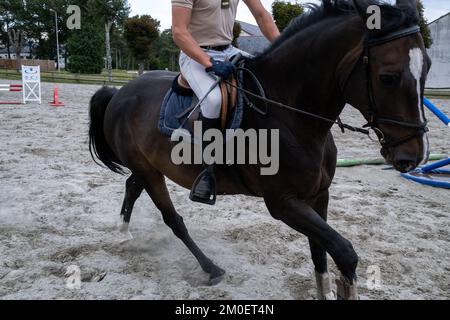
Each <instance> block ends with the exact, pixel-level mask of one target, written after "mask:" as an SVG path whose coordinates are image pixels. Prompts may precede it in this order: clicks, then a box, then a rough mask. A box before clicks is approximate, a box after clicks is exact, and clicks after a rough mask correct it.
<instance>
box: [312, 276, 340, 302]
mask: <svg viewBox="0 0 450 320" xmlns="http://www.w3.org/2000/svg"><path fill="white" fill-rule="evenodd" d="M331 281H332V278H331V276H330V274H329V273H328V272H326V273H323V274H321V273H319V272H316V283H317V298H318V300H336V292H335V291H333V289H332V286H331Z"/></svg>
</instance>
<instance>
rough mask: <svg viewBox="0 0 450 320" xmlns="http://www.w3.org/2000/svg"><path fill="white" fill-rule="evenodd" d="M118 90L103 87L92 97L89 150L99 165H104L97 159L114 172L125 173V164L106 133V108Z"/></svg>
mask: <svg viewBox="0 0 450 320" xmlns="http://www.w3.org/2000/svg"><path fill="white" fill-rule="evenodd" d="M117 91H118V90H117V89H115V88H109V87H103V88H101V89H100V90H98V91H97V92H96V93H95V94H94V96H93V97H92V98H91V102H90V110H89V115H90V119H91V123H90V126H89V151H90V153H91V156H92V159H93V160H94V162H95V163H97V164H98V165H100V166H102V165H101V164H100V163H99V162H98V161H97V159H98V160H100V161H101V162H102V163H103V164H104V165H105V166H106V167H108V168H109V169H111V170H112V171H113V172H115V173H118V174H125V171H124V170H123V168H122V166H123V164H122V163H121V161H120V160H119V159H118V158H117V157H116V155H115V154H114V152H113V151H112V150H111V148H110V147H109V145H108V142H107V141H106V138H105V133H104V121H105V112H106V108H107V107H108V104H109V102H110V101H111V99H112V98H113V96H114V95H115V94H116V93H117Z"/></svg>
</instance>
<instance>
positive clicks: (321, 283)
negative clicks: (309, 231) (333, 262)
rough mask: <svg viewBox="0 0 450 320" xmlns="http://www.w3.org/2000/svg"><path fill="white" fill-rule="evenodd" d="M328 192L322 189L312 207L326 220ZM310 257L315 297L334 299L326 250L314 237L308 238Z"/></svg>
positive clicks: (334, 294)
mask: <svg viewBox="0 0 450 320" xmlns="http://www.w3.org/2000/svg"><path fill="white" fill-rule="evenodd" d="M328 202H329V192H328V190H326V191H323V192H322V193H321V194H320V195H319V196H317V198H316V199H315V200H314V202H313V204H312V207H313V209H314V210H315V211H316V212H317V213H318V214H319V216H320V217H321V218H322V219H323V220H324V221H327V217H328ZM309 247H310V249H311V258H312V260H313V263H314V267H315V276H316V277H315V278H316V285H317V298H318V299H319V300H336V293H335V292H334V291H333V289H332V279H331V276H330V274H329V273H328V265H327V251H326V250H325V249H324V248H323V247H322V246H321V245H320V244H319V243H317V242H316V241H315V240H314V239H312V238H309Z"/></svg>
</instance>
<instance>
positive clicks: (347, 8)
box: [261, 0, 419, 56]
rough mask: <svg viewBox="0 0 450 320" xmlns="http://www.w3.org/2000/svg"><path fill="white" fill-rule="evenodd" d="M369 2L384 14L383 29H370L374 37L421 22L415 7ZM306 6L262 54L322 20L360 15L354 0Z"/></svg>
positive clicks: (323, 2) (328, 1)
mask: <svg viewBox="0 0 450 320" xmlns="http://www.w3.org/2000/svg"><path fill="white" fill-rule="evenodd" d="M369 3H370V4H371V5H377V6H379V7H380V9H381V15H382V24H381V26H382V28H381V30H372V31H370V33H371V37H373V38H376V37H382V36H384V35H386V34H387V33H389V32H391V31H393V30H396V29H399V28H402V27H406V28H407V27H410V26H413V25H415V24H418V22H419V17H418V15H417V11H416V10H415V8H411V7H403V6H396V5H391V4H389V3H386V2H384V1H380V0H371V1H369ZM304 7H305V8H306V9H307V12H305V13H303V14H301V15H300V16H298V17H297V18H295V19H294V20H292V21H291V23H290V24H289V25H288V27H287V28H286V29H285V30H284V31H283V33H282V34H281V36H280V37H278V39H277V40H275V42H274V43H273V44H272V45H271V46H270V47H269V48H268V49H267V50H266V51H265V52H264V53H263V54H262V55H261V56H266V55H267V54H269V53H271V52H272V51H273V50H275V49H277V48H278V47H280V46H281V45H282V44H283V43H284V42H286V41H287V40H289V39H290V38H292V37H293V36H295V35H297V34H299V33H300V32H307V30H306V29H307V28H308V27H310V26H312V25H315V24H317V23H319V22H321V21H324V20H326V19H330V18H336V17H338V18H339V17H340V18H342V19H349V18H350V17H352V16H357V15H359V14H358V11H357V9H356V8H355V6H354V3H353V0H322V3H321V4H320V5H317V4H313V3H308V4H306V5H304ZM361 21H362V20H361Z"/></svg>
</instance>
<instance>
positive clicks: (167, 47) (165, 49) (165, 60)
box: [153, 29, 180, 71]
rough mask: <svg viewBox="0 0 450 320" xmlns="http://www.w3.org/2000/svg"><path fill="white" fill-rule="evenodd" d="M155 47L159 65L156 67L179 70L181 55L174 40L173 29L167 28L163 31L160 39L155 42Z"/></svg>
mask: <svg viewBox="0 0 450 320" xmlns="http://www.w3.org/2000/svg"><path fill="white" fill-rule="evenodd" d="M153 47H154V50H155V51H156V58H157V60H158V66H156V68H158V69H161V70H164V69H168V70H171V71H178V63H177V61H178V59H179V56H180V49H179V48H178V47H177V45H176V44H175V42H174V41H173V35H172V29H166V30H164V31H163V32H161V35H160V37H159V39H158V41H156V42H155V45H154V46H153Z"/></svg>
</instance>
